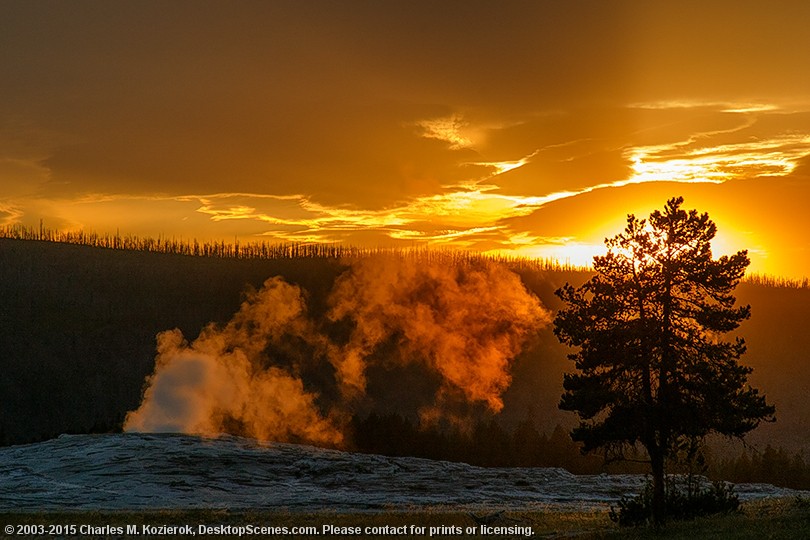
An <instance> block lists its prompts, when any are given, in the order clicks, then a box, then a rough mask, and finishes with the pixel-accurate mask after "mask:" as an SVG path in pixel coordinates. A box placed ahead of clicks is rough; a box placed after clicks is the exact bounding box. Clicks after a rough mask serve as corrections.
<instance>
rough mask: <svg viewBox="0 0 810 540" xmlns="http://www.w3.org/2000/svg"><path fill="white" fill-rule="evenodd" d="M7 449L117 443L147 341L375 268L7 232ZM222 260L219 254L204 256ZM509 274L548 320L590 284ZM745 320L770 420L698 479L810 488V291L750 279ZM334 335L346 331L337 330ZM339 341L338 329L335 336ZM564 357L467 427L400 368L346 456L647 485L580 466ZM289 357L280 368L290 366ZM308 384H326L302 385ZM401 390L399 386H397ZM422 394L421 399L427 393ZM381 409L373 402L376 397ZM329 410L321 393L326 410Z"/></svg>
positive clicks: (316, 296)
mask: <svg viewBox="0 0 810 540" xmlns="http://www.w3.org/2000/svg"><path fill="white" fill-rule="evenodd" d="M0 236H2V237H3V238H0V288H2V290H0V347H2V351H3V354H2V357H0V362H1V363H2V365H0V370H2V375H0V395H2V396H3V402H2V403H3V404H2V410H0V443H2V444H6V445H8V444H21V443H27V442H33V441H37V440H42V439H46V438H50V437H54V436H58V435H59V434H61V433H92V432H111V431H118V430H120V429H121V426H122V424H123V421H124V417H125V415H126V413H127V412H128V411H131V410H134V409H135V408H136V407H137V406H138V404H139V402H140V400H141V397H142V391H143V388H144V380H145V379H146V377H147V376H148V375H149V374H150V373H152V371H153V369H154V362H155V337H156V335H157V334H158V333H160V332H163V331H165V330H167V329H171V328H179V329H180V330H181V331H182V332H183V333H184V334H185V335H186V336H196V335H197V333H198V332H199V331H200V330H201V329H202V328H204V327H205V326H206V325H207V324H208V323H210V322H212V321H214V322H224V321H227V320H228V319H229V318H230V316H231V315H232V314H233V313H234V312H235V311H236V310H237V308H238V307H239V305H240V303H241V302H242V300H243V299H244V294H245V292H246V291H247V290H249V289H250V288H254V289H255V288H258V287H260V286H261V284H262V283H263V282H264V281H265V280H266V279H267V278H268V277H269V276H282V277H283V278H284V279H285V280H287V281H288V282H290V283H293V284H296V285H298V286H300V287H301V288H302V289H303V290H305V291H306V292H307V298H306V301H307V307H308V309H309V311H310V313H312V314H313V315H315V316H318V315H323V314H325V313H326V311H327V309H328V306H327V304H326V302H327V296H328V293H329V291H330V290H331V288H332V286H333V284H334V282H335V280H336V279H337V278H338V277H339V276H340V275H341V274H342V273H343V272H345V270H346V268H347V260H351V259H352V258H359V257H364V256H368V255H371V254H373V253H372V251H373V250H360V249H355V248H345V247H337V246H303V245H301V246H294V245H287V246H284V247H276V248H274V249H275V251H273V250H272V249H270V245H267V244H265V245H264V247H263V246H262V245H261V244H255V245H250V246H249V247H247V246H246V245H240V246H239V247H238V248H237V247H236V245H232V244H225V243H218V244H200V243H196V245H197V248H195V247H194V246H195V242H180V241H165V240H161V241H157V240H148V239H147V240H145V239H138V238H135V237H127V238H126V239H124V238H122V237H118V236H106V237H99V236H95V235H83V234H82V235H73V236H68V235H65V234H60V233H55V232H52V231H47V230H45V229H44V228H40V229H23V228H19V227H17V228H13V229H12V228H5V229H3V230H2V231H0ZM213 246H219V247H213ZM404 256H407V257H412V258H419V257H424V258H431V257H432V258H441V260H442V261H443V264H448V265H454V264H465V262H469V261H470V260H471V259H475V258H477V257H481V256H480V255H474V254H467V253H459V252H434V251H428V250H421V251H420V250H413V251H411V252H408V253H405V254H404ZM493 262H494V263H497V264H501V265H505V266H507V267H508V268H509V269H511V270H512V271H513V272H515V273H516V274H517V275H518V276H519V277H520V280H521V281H522V283H523V284H524V286H525V287H526V288H527V289H528V290H530V291H531V292H532V293H534V294H535V295H536V296H537V297H538V298H539V299H540V300H541V301H542V303H543V304H544V305H545V306H546V307H547V308H548V309H550V310H551V311H556V310H558V309H559V308H560V307H561V304H560V302H559V300H558V299H556V298H555V296H554V294H553V293H554V291H555V290H557V289H558V288H559V287H560V286H562V285H563V284H564V283H566V282H569V283H572V284H579V283H583V282H584V281H586V280H587V279H588V277H589V276H590V275H591V274H590V272H589V271H588V270H587V269H577V268H573V267H570V266H563V265H559V264H556V263H554V262H552V261H532V260H525V259H508V258H500V259H495V260H494V261H493ZM737 295H738V299H739V301H740V302H741V303H747V304H751V306H752V317H751V320H750V321H747V322H746V323H745V324H743V325H742V327H741V328H740V330H739V333H740V335H742V336H744V337H745V339H746V342H747V344H748V346H749V351H748V354H747V355H746V362H747V363H748V364H749V365H751V366H753V367H754V372H753V374H752V376H751V381H752V384H755V385H756V386H757V387H759V388H760V389H762V391H763V392H764V393H766V394H767V395H768V397H769V399H770V400H772V401H773V402H774V404H775V405H776V407H777V410H778V411H779V421H778V422H777V423H775V424H771V425H767V426H763V427H761V428H759V429H758V430H756V431H755V432H754V433H753V434H752V435H751V436H750V437H749V441H750V446H747V447H742V446H740V445H735V444H731V443H728V442H727V441H724V440H718V441H714V443H713V444H712V446H711V447H710V448H709V449H708V450H707V453H706V456H707V467H708V469H707V472H708V473H709V474H711V475H713V476H716V477H722V478H724V479H728V480H732V481H769V482H772V483H775V484H777V485H785V486H789V487H805V488H806V487H810V484H809V483H808V482H810V480H808V478H809V477H808V467H807V465H806V460H807V458H806V455H805V452H806V451H807V450H806V449H808V448H810V434H808V433H806V430H805V429H804V428H803V426H806V425H808V423H810V404H808V403H807V402H806V399H805V396H806V391H807V388H810V374H808V372H807V370H806V369H805V366H806V359H807V356H806V355H807V353H806V351H807V350H810V336H808V333H807V332H806V331H805V328H804V327H805V325H806V323H805V321H807V320H810V288H808V286H807V283H806V282H804V283H803V282H796V281H786V280H778V279H774V278H768V277H763V276H755V277H753V278H749V280H747V281H745V282H743V283H742V284H741V285H740V286H739V287H738V289H737ZM333 330H334V331H335V332H338V333H339V332H341V329H340V328H339V327H335V328H334V329H333ZM342 331H345V329H343V330H342ZM566 352H567V351H566V349H565V347H563V346H561V345H560V344H559V343H558V342H557V340H556V339H555V337H554V336H553V334H552V332H551V330H550V329H548V328H547V329H544V330H541V331H540V332H539V333H538V335H537V336H536V339H535V340H534V341H533V342H532V343H531V346H530V347H529V348H528V349H527V350H525V351H524V352H522V353H521V354H520V355H519V356H518V358H517V359H516V361H515V363H514V365H513V367H512V384H511V386H510V387H509V388H508V389H507V390H506V391H505V392H504V394H503V402H504V407H503V410H501V411H500V412H498V413H493V412H492V411H486V410H483V409H477V410H474V411H473V413H474V414H473V415H472V416H471V417H470V421H469V422H468V423H467V424H466V425H464V426H461V427H459V426H454V425H452V424H447V423H445V424H436V425H430V426H426V425H424V424H420V422H419V418H418V415H417V414H416V412H417V407H418V405H419V404H420V403H423V402H424V400H421V401H420V397H419V395H418V394H419V393H420V392H423V393H427V392H432V391H433V390H435V388H422V387H420V385H419V384H415V385H412V386H409V387H407V391H406V390H404V389H403V385H402V382H403V380H404V381H406V382H407V381H417V380H418V375H417V374H414V373H410V372H409V370H408V369H403V370H399V371H397V372H395V373H392V374H391V376H390V377H389V378H388V379H386V378H385V377H380V380H379V382H378V383H377V384H376V386H375V387H374V388H370V389H369V394H370V398H369V399H368V400H366V401H365V402H363V403H362V405H361V406H358V407H357V409H356V410H355V411H354V415H353V418H352V419H351V422H350V424H349V426H350V430H349V432H350V440H349V442H348V448H349V449H353V450H357V451H366V452H377V453H383V454H390V455H416V456H423V457H431V458H437V459H451V460H461V461H466V462H469V463H472V464H476V465H482V466H561V467H565V468H567V469H569V470H571V471H572V472H576V473H586V472H588V473H593V472H602V471H605V470H608V471H617V472H618V471H622V470H626V471H632V472H641V470H640V469H638V467H634V466H633V465H632V464H626V465H618V464H613V465H611V466H609V467H608V468H607V469H605V468H604V465H603V464H602V458H601V457H600V456H598V455H588V456H582V455H580V453H579V448H578V446H577V445H576V444H575V443H573V442H572V441H571V440H570V437H568V435H567V431H568V429H569V428H570V427H571V425H572V420H571V418H568V415H566V414H565V413H562V412H560V411H558V410H557V407H556V405H557V402H558V400H559V396H560V394H561V391H562V387H561V383H562V375H563V373H564V372H565V371H566V370H568V369H569V367H570V366H569V361H568V360H567V359H566V357H565V355H566ZM283 355H284V352H283V351H279V356H280V357H281V359H282V360H283ZM305 375H306V376H307V377H309V378H310V379H312V380H313V381H316V382H317V380H318V379H319V378H324V377H326V375H325V374H324V373H322V372H318V371H317V370H312V371H311V372H309V373H305ZM403 377H404V379H403ZM428 386H429V385H428ZM383 396H384V397H385V399H382V397H383ZM332 397H333V396H330V394H329V391H328V389H327V391H324V392H321V394H320V398H319V399H320V403H325V402H327V401H328V400H329V399H331V398H332Z"/></svg>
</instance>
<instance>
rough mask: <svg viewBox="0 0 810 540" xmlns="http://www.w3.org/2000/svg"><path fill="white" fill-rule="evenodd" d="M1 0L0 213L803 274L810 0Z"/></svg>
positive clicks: (91, 226) (210, 232)
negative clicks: (654, 238) (679, 203)
mask: <svg viewBox="0 0 810 540" xmlns="http://www.w3.org/2000/svg"><path fill="white" fill-rule="evenodd" d="M675 4H676V3H673V2H602V1H593V2H477V1H445V2H418V1H408V2H398V1H391V2H378V1H352V2H326V1H321V2H300V1H289V2H270V1H268V2H238V1H234V2H209V1H201V0H195V1H188V2H184V1H175V2H156V1H146V0H138V1H131V2H128V1H120V2H104V1H94V2H87V1H81V0H77V1H73V2H55V1H54V2H47V1H44V2H27V1H24V0H18V1H9V2H3V3H2V4H0V72H2V80H0V224H10V223H24V224H29V225H31V224H38V223H39V220H40V219H43V220H44V222H45V224H46V225H47V226H49V227H51V228H59V229H77V228H85V229H88V230H94V231H97V232H101V233H104V232H115V231H116V230H119V231H121V233H132V234H140V235H151V236H157V235H164V236H170V237H171V236H174V237H182V238H186V239H191V238H197V239H201V240H202V239H222V238H224V239H229V240H232V239H234V238H235V237H238V238H240V240H251V239H260V240H270V241H275V240H278V241H327V242H332V241H339V242H347V243H351V244H356V245H365V246H378V245H383V246H414V245H418V246H421V245H434V246H451V247H459V248H463V249H472V250H480V251H497V252H507V253H510V252H511V253H519V254H524V255H538V256H556V257H560V258H562V259H563V260H565V259H568V260H570V261H571V262H574V263H583V262H587V261H588V260H589V258H590V257H591V256H592V254H593V253H594V252H596V251H597V250H599V249H600V246H601V245H602V240H603V238H604V237H605V236H612V235H614V234H616V233H618V232H619V231H620V230H621V228H622V226H623V223H624V216H625V214H627V213H630V212H634V213H637V214H640V215H646V214H648V213H649V212H650V211H652V210H653V209H655V208H660V207H662V206H663V204H664V202H665V200H666V199H667V198H669V197H672V196H675V195H683V196H685V197H686V206H687V207H689V208H697V209H699V210H701V211H707V212H709V214H710V215H711V216H712V218H713V219H714V220H715V221H716V222H717V224H718V227H719V230H720V234H719V238H718V241H717V243H716V245H715V250H716V251H717V252H720V253H727V252H732V251H736V250H738V249H748V250H749V252H750V255H751V259H752V265H751V269H752V270H753V271H757V272H765V273H770V274H777V275H781V276H786V277H791V278H800V277H804V276H807V275H809V274H810V270H808V267H810V240H808V236H807V231H808V230H810V213H809V212H808V211H807V206H808V203H810V64H809V63H808V62H807V61H806V54H807V51H810V33H808V32H807V31H806V28H807V27H808V25H810V3H807V2H804V1H796V2H779V3H776V4H768V3H765V2H751V1H748V2H746V1H740V0H736V1H734V2H731V1H722V2H721V1H716V2H708V1H700V2H678V3H677V5H675Z"/></svg>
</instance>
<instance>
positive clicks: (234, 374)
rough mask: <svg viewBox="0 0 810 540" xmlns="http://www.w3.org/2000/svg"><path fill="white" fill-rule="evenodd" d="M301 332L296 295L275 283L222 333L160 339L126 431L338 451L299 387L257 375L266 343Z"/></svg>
mask: <svg viewBox="0 0 810 540" xmlns="http://www.w3.org/2000/svg"><path fill="white" fill-rule="evenodd" d="M306 330H307V321H306V320H305V318H304V304H303V300H302V298H301V292H300V290H299V289H298V288H297V287H294V286H292V285H289V284H287V283H285V282H284V281H283V280H282V279H281V278H278V277H276V278H271V279H268V280H267V281H266V282H265V283H264V287H263V288H262V289H261V290H260V291H259V292H257V293H254V294H253V295H251V296H250V297H249V298H248V299H247V300H246V301H245V302H244V303H243V304H242V306H241V308H240V310H239V312H238V313H237V314H236V315H235V316H234V318H233V319H232V320H231V321H230V322H229V323H228V324H227V325H226V326H225V327H223V328H220V327H217V326H216V325H213V324H212V325H209V326H207V327H206V328H205V329H204V330H203V331H202V332H201V333H200V336H199V337H198V338H197V339H196V340H195V341H194V342H193V343H190V344H189V343H188V342H186V341H185V340H184V339H183V335H182V333H181V332H180V331H179V330H170V331H167V332H163V333H161V334H159V335H158V356H157V359H156V361H155V372H154V374H153V375H152V376H151V377H150V378H149V379H148V380H147V385H148V386H147V389H146V392H145V393H144V399H143V402H142V403H141V406H140V407H139V408H138V409H137V410H136V411H133V412H130V413H129V414H128V415H127V418H126V421H125V422H124V430H125V431H148V432H183V433H194V434H199V435H217V434H219V433H223V432H226V431H229V428H230V429H233V428H234V427H235V428H238V431H239V432H240V433H242V434H245V435H248V436H252V437H255V438H257V439H262V440H281V441H289V440H292V441H304V442H311V443H319V444H330V445H337V444H340V442H341V441H342V435H341V433H340V431H339V430H338V429H336V428H335V427H334V426H333V425H332V423H331V422H330V421H329V420H328V419H325V418H323V416H322V415H321V413H320V411H319V410H318V408H317V407H316V406H315V397H316V396H315V395H314V394H311V393H308V392H306V391H305V390H304V385H303V382H302V381H301V380H300V379H298V378H296V377H293V376H292V375H291V374H290V373H288V372H286V371H284V370H283V369H281V368H278V367H273V366H271V367H270V368H267V369H264V368H262V366H263V365H265V364H266V363H267V359H266V358H265V357H264V351H265V349H266V348H267V346H268V344H269V343H270V342H271V341H273V340H278V339H281V338H282V336H284V335H289V334H292V335H300V334H302V333H305V332H306Z"/></svg>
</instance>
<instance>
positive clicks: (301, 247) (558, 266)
mask: <svg viewBox="0 0 810 540" xmlns="http://www.w3.org/2000/svg"><path fill="white" fill-rule="evenodd" d="M0 238H8V239H14V240H38V241H43V242H56V243H62V244H77V245H84V246H91V247H99V248H105V249H116V250H125V251H143V252H150V253H164V254H172V255H187V256H193V257H213V258H228V259H233V258H235V259H310V258H311V259H342V258H360V257H368V256H373V255H381V254H389V255H391V254H395V255H398V256H402V257H415V258H418V259H420V260H431V259H439V260H441V261H443V262H447V263H448V264H459V263H465V262H476V261H480V260H482V259H483V260H488V261H492V262H495V263H500V264H505V265H507V266H508V267H509V268H512V269H513V270H516V271H533V270H535V271H554V272H589V270H590V269H589V268H587V267H579V266H576V265H573V264H570V263H569V262H561V261H559V260H557V259H548V258H531V257H519V256H510V255H493V254H482V253H476V252H472V251H464V250H457V249H442V248H439V249H434V248H426V247H415V248H379V247H377V248H373V247H372V248H369V247H358V246H352V245H347V244H336V243H333V244H325V243H313V242H308V243H303V242H280V243H279V242H266V241H254V242H239V240H238V239H236V240H235V241H234V242H233V243H231V242H225V241H224V240H220V241H198V240H197V239H196V238H193V239H191V240H185V239H182V238H181V239H177V238H174V237H172V238H165V237H162V236H159V237H158V238H152V237H149V236H137V235H131V234H127V235H121V234H120V233H118V232H116V234H109V233H107V234H99V233H96V232H88V231H84V230H79V231H59V230H55V229H50V228H47V227H45V226H44V224H43V223H42V221H40V224H39V227H29V226H25V225H21V224H15V225H4V226H2V227H0ZM744 281H745V282H746V283H750V284H753V285H762V286H765V287H778V288H790V289H810V278H807V277H805V278H803V279H790V278H783V277H778V276H770V275H764V274H749V275H747V276H746V277H745V279H744Z"/></svg>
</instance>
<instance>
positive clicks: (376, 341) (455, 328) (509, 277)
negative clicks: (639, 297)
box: [329, 256, 550, 412]
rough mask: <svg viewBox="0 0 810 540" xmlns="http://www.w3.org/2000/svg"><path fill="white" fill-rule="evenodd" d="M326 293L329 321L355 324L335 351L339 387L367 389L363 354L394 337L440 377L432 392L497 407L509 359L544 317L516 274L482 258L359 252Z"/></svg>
mask: <svg viewBox="0 0 810 540" xmlns="http://www.w3.org/2000/svg"><path fill="white" fill-rule="evenodd" d="M330 300H331V305H332V308H331V311H330V313H329V316H330V317H331V318H332V319H333V320H338V319H343V318H346V317H348V318H350V319H351V320H352V321H354V323H355V329H354V331H353V332H352V334H351V337H350V340H349V343H348V344H347V345H346V346H345V347H344V348H343V349H342V350H341V351H340V353H341V354H339V355H338V356H337V357H333V363H334V364H335V367H336V369H337V372H338V375H339V378H340V382H341V384H342V385H343V388H344V393H345V394H347V395H352V394H354V393H356V392H360V391H362V390H363V389H364V388H365V384H366V380H365V368H366V367H367V365H368V364H367V362H366V359H368V358H369V356H370V355H371V353H372V352H373V351H374V350H375V348H376V347H378V346H379V345H380V344H381V343H382V342H384V341H385V340H388V339H391V338H396V339H398V344H399V347H400V351H401V355H400V356H401V358H402V359H403V361H405V362H420V363H421V364H422V365H424V366H425V367H426V368H427V369H429V370H432V371H434V372H436V373H438V374H439V375H440V376H441V378H442V388H441V389H440V391H439V395H438V396H437V399H441V398H443V397H446V396H450V395H458V394H461V395H462V396H463V397H464V398H465V399H466V400H468V401H470V402H481V403H484V404H486V406H487V407H489V408H490V409H491V410H492V411H495V412H498V411H500V410H501V409H502V408H503V401H502V399H501V394H502V393H503V392H504V390H506V388H507V387H508V386H509V384H510V382H511V375H510V367H511V362H512V361H513V360H514V358H515V356H517V354H518V353H519V352H520V351H521V348H522V347H523V345H524V344H525V341H526V340H527V338H528V336H529V335H530V334H531V333H532V332H535V331H536V330H537V329H538V328H540V327H542V326H544V325H545V324H548V322H549V320H550V316H549V313H548V311H547V310H545V309H544V308H543V307H542V305H541V304H540V302H539V300H538V299H537V298H536V297H535V296H533V295H532V294H531V293H529V292H528V291H527V290H526V288H525V287H524V286H523V284H522V283H521V282H520V279H519V278H518V276H517V275H515V274H514V273H512V272H510V271H509V270H507V269H506V268H505V267H503V266H501V265H498V264H495V263H490V262H487V261H475V262H471V263H466V264H454V265H448V264H444V263H442V262H441V261H440V262H434V263H426V262H425V261H420V260H418V259H406V258H402V257H396V256H378V257H369V258H364V259H359V260H356V261H355V262H354V263H353V264H352V269H351V272H347V273H345V274H343V275H342V276H341V277H340V278H339V279H338V281H337V283H336V284H335V288H334V290H333V292H332V295H331V298H330Z"/></svg>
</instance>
